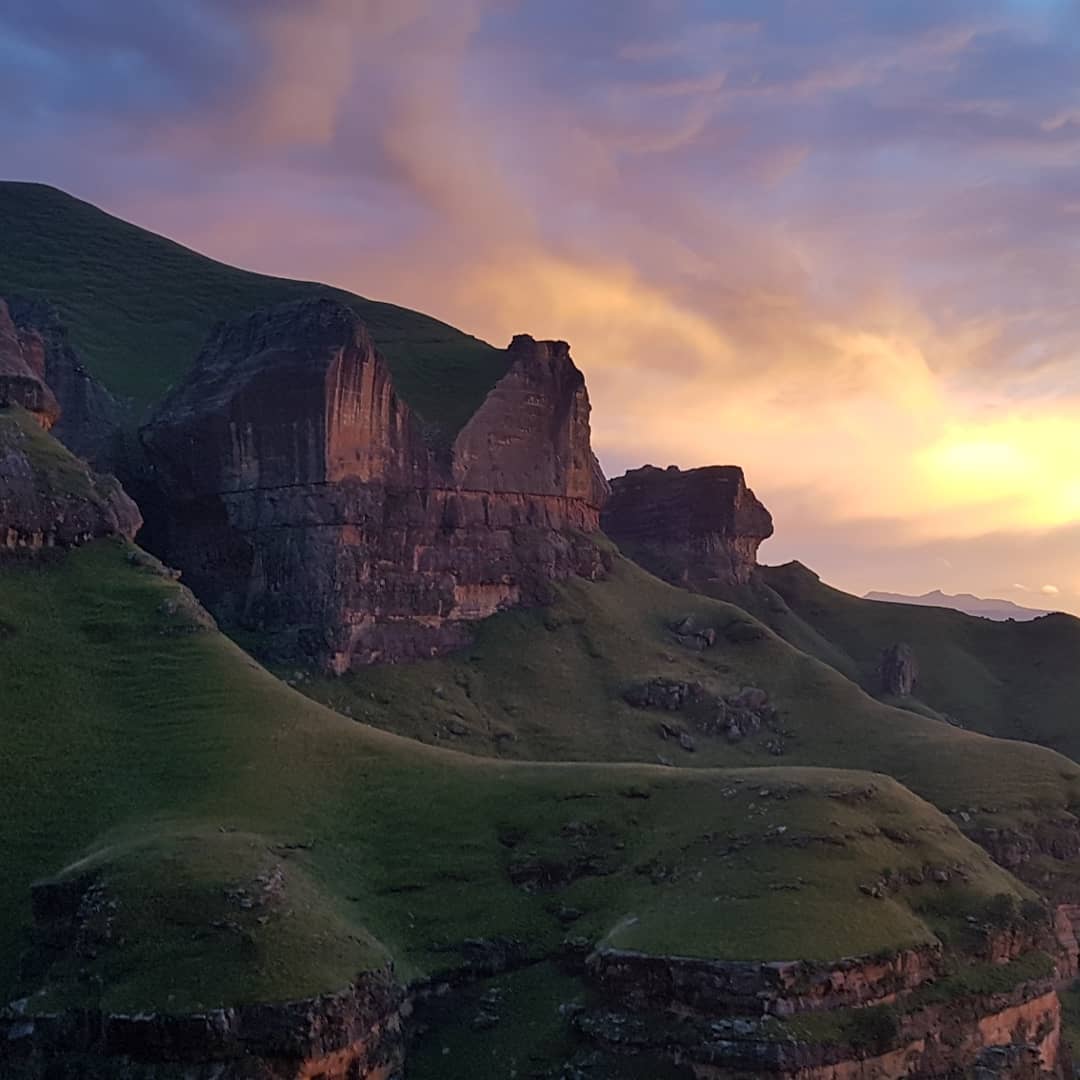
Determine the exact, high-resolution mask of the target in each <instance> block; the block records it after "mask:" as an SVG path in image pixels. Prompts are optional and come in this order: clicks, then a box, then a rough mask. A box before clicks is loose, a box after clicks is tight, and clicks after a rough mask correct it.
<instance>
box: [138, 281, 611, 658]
mask: <svg viewBox="0 0 1080 1080" xmlns="http://www.w3.org/2000/svg"><path fill="white" fill-rule="evenodd" d="M508 352H509V355H508V359H509V367H508V370H507V371H506V373H505V375H504V376H503V377H502V378H501V379H500V380H499V381H498V383H497V384H496V385H495V386H494V388H493V389H492V390H491V391H490V392H489V394H488V395H487V397H486V399H485V400H484V401H483V403H482V404H481V405H480V407H479V408H478V409H477V411H476V412H475V413H474V414H473V416H472V417H471V418H470V419H469V421H468V422H467V423H466V424H465V426H464V427H463V428H462V429H461V430H460V431H459V432H458V434H457V436H456V438H455V439H454V440H453V442H452V443H451V444H450V445H449V447H445V446H439V447H434V446H430V445H428V443H427V442H426V441H425V439H424V428H423V424H422V422H421V419H420V418H419V417H418V416H417V415H416V414H415V413H414V412H413V410H412V409H411V408H410V407H409V406H408V405H407V404H406V403H405V401H403V400H402V398H401V397H400V396H399V395H398V393H397V392H396V390H395V388H394V384H393V380H392V377H391V374H390V370H389V367H388V366H387V364H386V363H385V361H384V360H383V358H382V357H381V356H380V354H379V352H378V351H377V350H376V348H375V347H374V345H373V343H372V340H371V338H370V336H369V334H368V332H367V330H366V329H365V327H364V326H363V324H362V323H361V321H360V320H359V318H358V317H357V316H356V314H355V313H354V312H353V311H351V310H350V309H348V308H346V307H344V306H342V305H341V304H339V303H337V302H335V301H332V300H328V299H320V300H314V301H302V302H298V303H288V304H283V305H279V306H277V307H274V308H270V309H266V310H263V311H260V312H257V313H255V314H253V315H251V316H250V317H248V318H246V319H243V320H240V321H237V322H234V323H230V324H226V325H224V326H222V327H220V328H219V330H218V331H217V332H216V333H215V335H214V336H213V337H212V338H211V339H210V341H209V342H208V343H207V345H206V347H205V349H204V350H203V352H202V354H201V356H200V357H199V360H198V361H197V363H196V365H195V367H194V369H193V371H192V372H191V374H190V376H189V377H188V379H187V380H186V381H185V382H184V383H183V384H182V385H181V386H179V387H178V388H177V389H176V390H175V391H174V392H173V393H172V394H171V395H170V396H169V397H168V398H167V399H166V401H165V402H164V403H163V405H162V406H161V408H160V409H159V410H158V412H157V414H156V415H155V416H154V418H153V420H152V421H151V423H150V424H149V425H148V426H147V427H146V428H144V429H143V432H142V438H143V442H144V446H145V448H146V451H147V454H148V456H149V458H150V461H151V462H152V464H153V466H154V468H155V469H156V472H157V476H158V478H159V482H160V486H161V490H162V493H163V496H164V511H163V514H162V522H161V535H162V541H161V547H162V554H163V555H164V556H165V557H166V558H167V559H168V560H169V561H170V562H172V563H174V564H176V565H178V566H180V567H181V568H182V569H183V570H184V572H185V574H186V576H187V580H189V581H190V582H191V584H192V586H193V587H194V588H195V590H196V592H198V593H199V595H200V597H201V598H202V599H203V601H204V602H205V603H206V604H207V605H208V606H209V607H210V608H211V610H213V611H214V613H215V614H216V615H217V616H218V617H219V618H220V619H222V620H223V621H224V622H225V623H226V624H230V625H234V626H238V627H244V628H247V629H249V630H254V631H258V632H259V633H260V634H261V635H263V640H264V643H265V645H266V647H267V649H268V651H270V652H271V653H272V654H276V655H288V656H301V657H305V658H308V659H311V660H314V661H316V662H319V663H321V664H324V665H326V666H328V667H329V668H330V669H331V670H334V671H338V672H341V671H344V670H346V669H348V668H349V667H351V666H354V665H361V664H366V663H371V662H376V661H396V660H404V659H411V658H419V657H425V656H433V655H438V654H440V653H443V652H445V651H448V650H450V649H453V648H456V647H459V646H461V645H463V644H465V643H466V642H467V641H468V640H469V632H468V624H469V623H470V622H471V621H473V620H476V619H481V618H484V617H486V616H488V615H491V614H493V613H494V612H496V611H499V610H501V609H503V608H506V607H510V606H514V605H518V604H530V603H536V602H540V601H542V600H543V599H544V598H545V596H546V595H547V590H548V588H549V586H550V583H551V582H552V581H556V580H559V579H561V578H565V577H567V576H570V575H573V574H579V575H582V576H585V577H588V578H596V577H599V576H601V575H602V574H603V573H604V562H603V557H602V554H601V549H600V547H599V546H598V545H597V544H596V543H595V542H594V540H593V539H592V535H593V534H595V533H596V532H597V531H598V529H599V511H600V506H601V504H602V503H603V501H604V498H605V497H606V494H607V485H606V482H605V481H604V479H603V476H602V474H601V473H600V470H599V466H598V465H597V462H596V459H595V457H594V456H593V453H592V450H591V447H590V443H589V399H588V394H587V392H586V389H585V381H584V378H583V377H582V375H581V373H580V371H578V369H577V368H576V367H575V366H574V363H573V361H572V360H571V358H570V353H569V349H568V347H567V346H566V345H565V343H561V342H536V341H534V340H533V339H532V338H529V337H524V336H523V337H517V338H515V339H514V341H513V342H512V344H511V346H510V349H509V351H508Z"/></svg>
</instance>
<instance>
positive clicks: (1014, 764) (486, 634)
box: [299, 558, 1080, 825]
mask: <svg viewBox="0 0 1080 1080" xmlns="http://www.w3.org/2000/svg"><path fill="white" fill-rule="evenodd" d="M556 591H557V599H556V601H555V603H554V604H553V605H552V606H551V607H550V608H547V609H541V610H531V611H521V610H519V611H510V612H505V613H503V614H500V615H497V616H495V617H494V618H492V619H490V620H488V621H487V622H485V623H484V624H482V625H481V626H480V627H479V628H478V631H477V635H476V643H475V645H474V646H473V647H472V648H471V649H469V650H467V651H466V652H463V653H461V654H458V655H456V656H452V657H449V658H446V659H443V660H437V661H429V662H424V663H423V664H411V665H396V666H391V667H382V668H369V669H363V670H359V671H355V672H353V673H351V674H349V675H347V676H345V677H343V678H341V679H319V678H314V679H307V678H304V679H302V680H301V682H300V683H299V685H300V686H301V687H302V688H303V689H304V691H305V692H306V693H308V694H310V695H311V696H313V697H316V698H317V699H319V700H321V701H324V702H325V703H327V704H329V705H331V706H332V707H334V708H336V709H337V710H339V711H342V712H347V713H348V714H350V715H352V716H353V717H355V718H356V719H358V720H363V721H365V722H367V723H372V724H377V725H379V726H380V727H385V728H387V729H390V730H394V731H397V732H399V733H401V734H405V735H409V736H411V737H413V738H416V739H419V740H422V741H424V742H429V743H437V744H440V745H451V746H454V747H456V748H459V749H463V750H468V751H470V752H473V753H482V754H500V755H502V756H504V757H514V758H541V759H548V760H567V759H578V760H590V761H599V760H622V761H649V762H654V761H656V760H657V755H658V754H660V755H662V756H664V757H666V758H667V759H669V760H671V761H672V762H674V763H675V764H677V765H679V766H684V767H691V766H699V767H700V766H725V767H736V766H747V765H755V766H761V765H777V764H782V765H789V766H790V765H800V766H803V765H811V766H824V767H843V768H853V769H870V770H874V771H877V772H882V773H887V774H888V775H890V776H894V777H896V778H897V779H899V780H900V781H901V782H902V783H904V784H905V785H906V786H908V787H910V788H911V789H912V790H913V791H915V792H917V793H918V794H919V795H921V796H922V797H923V798H926V799H928V800H929V801H931V802H933V803H935V804H936V805H937V806H939V807H941V808H943V809H946V810H953V809H963V810H964V811H965V812H969V811H970V813H971V816H972V817H973V818H979V819H982V820H985V821H986V822H988V823H994V824H999V825H1002V824H1023V823H1025V822H1030V821H1031V820H1033V819H1034V817H1035V816H1036V815H1037V814H1038V813H1039V812H1042V813H1045V814H1047V816H1052V815H1054V814H1057V813H1061V812H1064V813H1068V812H1069V810H1070V808H1072V807H1074V806H1077V805H1080V768H1078V767H1077V766H1076V765H1075V764H1074V763H1073V762H1071V761H1069V760H1067V759H1066V758H1063V757H1061V756H1059V755H1057V754H1055V753H1053V752H1051V751H1049V750H1046V749H1044V748H1042V747H1037V746H1031V745H1026V744H1014V743H1007V742H1002V741H999V740H996V739H991V738H986V737H985V736H983V735H980V734H977V733H974V732H969V731H964V730H961V729H958V728H956V727H953V726H951V725H949V724H946V723H943V722H941V721H939V720H935V719H932V718H930V717H925V716H920V715H916V714H914V713H912V712H910V711H907V710H904V709H897V708H893V707H890V706H888V705H885V704H883V703H881V702H878V701H875V700H874V699H872V698H871V697H869V696H868V695H867V694H865V693H864V692H863V691H862V690H860V689H859V687H858V686H856V685H854V684H853V683H852V682H850V681H849V680H848V679H845V678H844V677H843V676H841V675H840V674H838V673H837V672H836V671H835V670H833V669H832V668H831V667H828V666H827V665H825V664H823V663H821V662H820V661H817V660H814V659H812V658H811V657H809V656H807V655H805V654H804V653H802V652H799V651H798V650H797V649H795V648H793V647H792V646H791V645H790V644H788V643H787V642H786V641H783V640H782V639H780V638H779V637H777V636H775V635H774V634H773V633H771V632H769V631H768V630H767V629H766V628H765V627H764V626H762V625H761V624H759V623H757V622H756V621H755V620H753V619H752V618H751V617H750V616H748V615H747V614H746V613H745V612H744V611H743V610H741V609H740V608H737V607H734V606H733V605H731V604H726V603H723V602H721V601H718V600H714V599H711V598H708V597H705V596H700V595H697V594H694V593H688V592H686V591H684V590H681V589H677V588H674V587H672V586H669V585H667V584H665V583H663V582H661V581H660V580H659V579H657V578H654V577H652V576H651V575H649V574H647V573H646V572H645V571H644V570H642V569H640V568H639V567H638V566H636V565H635V564H633V563H631V562H629V561H628V560H626V559H622V558H616V559H615V561H614V568H613V571H612V573H611V575H610V577H609V578H608V579H607V580H605V581H600V582H595V583H590V582H585V581H582V580H572V581H569V582H566V583H564V584H563V585H561V586H559V587H558V588H557V590H556ZM687 617H691V618H692V620H693V621H694V623H695V624H696V625H697V626H699V627H708V628H712V629H715V630H716V632H717V633H716V644H715V645H713V646H712V647H710V648H705V649H701V650H696V649H692V648H688V647H687V646H686V645H685V644H681V643H680V640H679V638H678V637H677V636H676V635H675V634H674V633H673V632H672V629H671V628H672V627H673V626H675V625H676V624H678V623H680V622H681V621H682V620H684V619H685V618H687ZM653 677H663V678H666V679H669V680H675V681H685V682H692V683H697V684H700V685H701V686H703V687H704V688H705V689H706V690H707V691H709V692H711V693H714V694H715V695H717V696H725V695H731V694H732V693H735V692H737V691H739V690H740V689H741V688H743V687H747V686H752V687H757V688H760V689H762V690H764V691H765V692H766V693H767V694H768V696H769V699H770V701H771V702H772V704H773V706H774V707H775V708H776V709H777V711H778V718H777V723H776V725H775V726H776V728H777V732H776V735H777V738H778V739H780V740H782V748H783V754H782V756H779V757H777V756H773V753H771V752H770V741H771V742H772V748H773V749H775V748H776V747H777V742H776V740H770V739H767V738H765V737H764V736H765V735H766V734H768V733H767V732H764V731H763V732H762V733H761V734H760V735H759V736H758V737H755V738H745V739H742V740H740V741H736V742H731V741H729V739H728V738H727V737H725V735H724V733H723V732H719V733H715V734H705V733H703V732H701V731H700V730H699V729H698V727H697V726H696V724H695V719H694V718H693V717H692V716H689V715H687V714H685V713H681V712H676V713H669V712H665V711H663V710H657V709H642V708H635V707H633V706H631V705H629V704H628V703H627V701H626V700H625V697H624V694H625V692H626V690H627V689H628V688H630V687H632V686H634V685H636V684H639V683H641V682H642V681H643V680H648V679H651V678H653ZM665 722H666V723H668V724H669V725H675V726H679V727H683V728H685V729H686V730H687V732H688V733H689V734H690V735H691V736H692V738H693V742H694V750H693V752H689V751H687V750H684V749H683V748H682V747H681V746H680V745H679V744H678V742H677V741H675V740H673V739H671V738H669V739H663V738H661V735H660V731H661V724H662V723H665Z"/></svg>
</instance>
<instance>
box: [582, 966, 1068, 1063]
mask: <svg viewBox="0 0 1080 1080" xmlns="http://www.w3.org/2000/svg"><path fill="white" fill-rule="evenodd" d="M587 972H588V975H589V976H590V978H591V980H592V981H593V982H594V983H595V985H596V986H597V988H598V989H599V990H600V992H601V994H602V1000H603V1001H604V1002H605V1003H604V1004H601V1005H599V1006H598V1007H594V1008H591V1009H586V1010H584V1011H583V1012H581V1013H580V1014H579V1015H578V1016H577V1018H576V1021H575V1023H576V1026H577V1028H578V1030H579V1032H580V1033H581V1034H582V1035H584V1036H586V1037H587V1038H589V1039H592V1040H594V1041H596V1042H598V1043H600V1044H602V1045H606V1046H608V1047H609V1048H611V1049H613V1050H615V1051H617V1052H621V1053H625V1054H627V1055H629V1056H638V1055H643V1054H652V1055H659V1056H667V1057H670V1058H672V1059H673V1060H675V1061H678V1062H680V1063H681V1064H683V1065H684V1066H686V1067H688V1068H689V1069H690V1070H691V1072H692V1073H693V1075H694V1076H695V1077H699V1078H701V1080H705V1078H709V1080H736V1078H740V1077H745V1076H748V1075H750V1076H771V1077H776V1078H777V1080H884V1078H886V1077H900V1076H904V1077H910V1078H912V1080H916V1078H923V1080H930V1078H940V1077H953V1076H955V1077H961V1076H965V1077H966V1076H975V1077H978V1078H979V1080H990V1078H991V1077H1000V1078H1002V1080H1004V1078H1009V1080H1036V1078H1050V1077H1056V1078H1062V1077H1064V1076H1065V1075H1067V1069H1068V1061H1067V1055H1066V1054H1065V1053H1063V1052H1062V1046H1061V1005H1060V1001H1059V999H1058V996H1057V994H1056V992H1055V991H1054V988H1053V984H1052V982H1051V980H1050V979H1049V978H1045V979H1036V980H1032V981H1030V982H1026V983H1022V984H1020V985H1018V986H1016V987H1015V988H1014V989H1012V990H1009V991H1002V992H999V993H986V994H972V993H961V994H958V995H956V996H955V997H953V998H952V999H951V1000H946V1001H942V1002H940V1003H930V1002H929V1001H920V1000H919V995H920V993H921V992H922V991H923V990H924V988H926V987H927V986H928V985H930V984H932V983H933V982H934V980H935V979H936V978H937V977H939V976H940V975H941V974H942V956H941V953H940V950H937V949H934V948H922V949H912V950H906V951H904V952H900V953H898V954H896V955H895V956H892V957H883V958H862V959H859V958H852V959H850V960H846V961H841V962H839V963H836V964H833V965H812V964H752V963H726V962H717V961H705V960H696V959H689V958H680V957H660V956H644V955H642V954H637V953H631V952H624V951H613V950H598V951H597V952H596V953H594V954H593V955H592V956H591V957H590V958H589V960H588V961H587ZM831 1009H852V1010H853V1011H851V1012H849V1013H847V1014H842V1015H846V1020H845V1021H844V1022H845V1023H849V1024H854V1025H855V1026H854V1027H852V1028H851V1030H850V1031H849V1032H848V1033H847V1034H846V1035H842V1036H840V1037H837V1036H832V1037H829V1038H827V1039H821V1040H816V1041H812V1040H810V1039H805V1040H804V1039H803V1038H801V1037H796V1036H794V1035H788V1036H787V1037H781V1036H779V1035H778V1032H777V1029H776V1028H775V1026H773V1027H770V1024H774V1020H773V1019H772V1018H779V1017H787V1018H790V1017H792V1016H796V1015H800V1014H807V1013H815V1012H821V1011H825V1010H831ZM883 1010H884V1011H883ZM860 1017H862V1018H864V1020H863V1022H862V1023H859V1021H858V1018H860Z"/></svg>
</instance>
